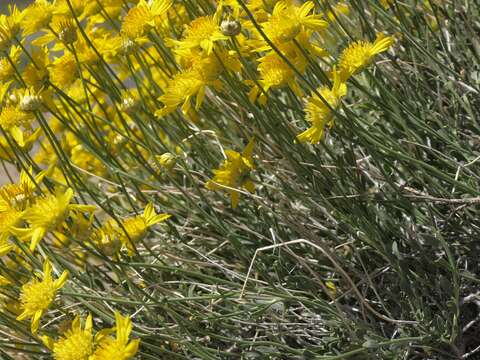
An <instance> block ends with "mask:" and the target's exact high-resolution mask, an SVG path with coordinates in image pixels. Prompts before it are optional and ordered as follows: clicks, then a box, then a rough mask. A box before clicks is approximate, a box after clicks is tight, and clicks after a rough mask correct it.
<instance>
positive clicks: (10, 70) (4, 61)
mask: <svg viewBox="0 0 480 360" xmlns="http://www.w3.org/2000/svg"><path fill="white" fill-rule="evenodd" d="M21 54H22V49H21V48H20V47H19V46H12V47H11V48H10V53H9V55H8V56H9V58H10V59H8V58H6V57H2V58H1V59H0V81H5V82H7V81H10V80H13V79H14V78H15V74H16V73H15V67H16V68H18V67H19V66H20V55H21ZM10 62H12V63H13V64H14V65H15V67H13V66H12V64H11V63H10Z"/></svg>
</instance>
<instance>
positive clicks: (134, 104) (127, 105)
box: [120, 95, 139, 115]
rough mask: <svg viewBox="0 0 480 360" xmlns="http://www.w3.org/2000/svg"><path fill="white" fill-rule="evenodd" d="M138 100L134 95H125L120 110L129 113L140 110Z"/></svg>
mask: <svg viewBox="0 0 480 360" xmlns="http://www.w3.org/2000/svg"><path fill="white" fill-rule="evenodd" d="M138 106H139V104H138V100H136V99H135V98H133V97H132V96H129V95H127V96H125V97H124V98H123V99H122V102H121V104H120V110H121V111H123V112H124V113H126V114H128V115H132V114H134V113H135V111H137V110H138Z"/></svg>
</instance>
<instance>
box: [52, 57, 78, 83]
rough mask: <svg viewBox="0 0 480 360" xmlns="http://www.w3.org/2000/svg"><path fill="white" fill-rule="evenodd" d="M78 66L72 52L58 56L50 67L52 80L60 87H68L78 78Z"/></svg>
mask: <svg viewBox="0 0 480 360" xmlns="http://www.w3.org/2000/svg"><path fill="white" fill-rule="evenodd" d="M78 75H79V73H78V66H77V63H76V61H75V57H74V56H73V55H72V54H71V53H65V54H63V56H61V57H59V58H56V59H55V60H54V61H53V62H52V66H51V67H50V80H51V81H52V83H53V84H54V85H56V86H58V87H59V88H66V87H69V86H70V85H72V84H73V83H74V82H75V80H77V79H78Z"/></svg>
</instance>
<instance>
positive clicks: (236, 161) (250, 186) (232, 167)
mask: <svg viewBox="0 0 480 360" xmlns="http://www.w3.org/2000/svg"><path fill="white" fill-rule="evenodd" d="M254 146H255V141H254V139H251V140H250V141H249V143H248V144H247V146H246V147H245V149H244V150H243V152H242V153H238V152H236V151H233V150H227V151H225V155H226V156H227V159H226V160H225V161H224V162H223V163H222V165H221V166H220V167H219V168H218V169H216V170H214V171H213V173H214V175H215V176H214V177H213V179H212V180H209V181H208V182H207V184H206V187H207V189H209V190H220V189H222V190H226V191H227V192H229V193H230V200H231V204H232V208H236V207H237V205H238V200H239V198H240V193H239V192H238V190H237V189H238V188H241V187H243V188H244V189H246V190H247V191H249V192H251V193H253V192H254V191H255V185H254V183H253V181H252V180H251V179H250V172H251V170H253V169H254V167H255V166H254V164H253V157H252V155H253V148H254Z"/></svg>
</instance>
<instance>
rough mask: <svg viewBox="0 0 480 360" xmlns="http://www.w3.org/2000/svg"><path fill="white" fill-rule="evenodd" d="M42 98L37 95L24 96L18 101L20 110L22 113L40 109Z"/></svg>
mask: <svg viewBox="0 0 480 360" xmlns="http://www.w3.org/2000/svg"><path fill="white" fill-rule="evenodd" d="M41 105H42V98H41V97H40V96H38V95H25V96H24V97H23V98H22V100H20V110H22V111H24V112H34V111H37V110H38V109H40V106H41Z"/></svg>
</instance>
